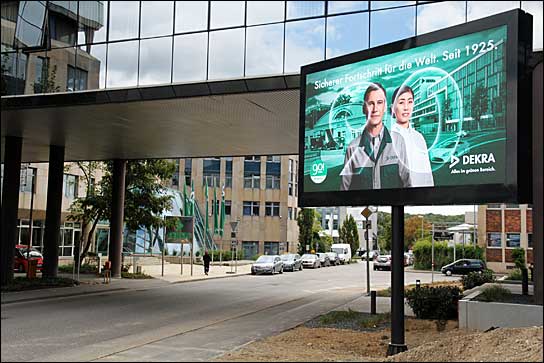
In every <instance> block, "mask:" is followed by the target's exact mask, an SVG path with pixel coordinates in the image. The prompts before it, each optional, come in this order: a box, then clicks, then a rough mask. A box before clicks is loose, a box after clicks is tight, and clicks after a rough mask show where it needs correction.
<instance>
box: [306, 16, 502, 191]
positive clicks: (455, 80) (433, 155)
mask: <svg viewBox="0 0 544 363" xmlns="http://www.w3.org/2000/svg"><path fill="white" fill-rule="evenodd" d="M506 31H507V29H506V26H501V27H498V28H494V29H489V30H486V31H482V32H478V33H474V34H469V35H465V36H462V37H458V38H453V39H449V40H444V41H440V42H437V43H433V44H429V45H425V46H421V47H417V48H413V49H409V50H405V51H401V52H397V53H394V54H390V55H386V56H382V57H377V58H373V59H369V60H363V61H360V62H357V63H352V64H349V65H345V66H341V67H337V68H333V69H329V70H325V71H320V72H315V73H311V74H308V75H307V77H306V100H305V140H304V144H305V145H304V147H305V150H304V191H305V192H316V191H338V190H340V182H341V177H340V175H339V174H340V172H341V170H342V168H343V163H344V155H345V151H346V147H347V146H348V145H349V143H350V142H351V141H352V140H353V139H355V138H357V137H358V136H359V135H360V134H361V133H362V131H363V129H364V125H365V123H366V117H365V116H364V114H363V113H362V104H363V101H362V97H363V95H364V92H365V90H366V88H367V87H368V85H369V84H370V83H371V82H379V83H381V84H382V85H383V86H384V88H385V89H386V93H387V103H388V105H387V108H388V112H387V114H386V116H385V117H384V124H385V125H386V126H387V128H388V129H389V130H391V122H392V119H391V114H390V105H391V103H392V100H391V98H392V94H393V91H394V90H395V89H396V88H397V87H399V86H401V85H403V84H406V85H409V86H410V87H412V89H413V90H414V112H413V114H412V119H411V122H412V126H413V127H414V128H415V129H416V130H417V131H419V132H420V133H421V134H422V135H423V136H424V138H425V141H426V144H427V148H428V151H429V152H428V154H429V158H430V160H431V167H432V170H433V177H434V184H435V186H453V185H475V184H501V183H504V180H505V176H506V170H505V148H506V129H505V116H506V69H505V43H506ZM467 47H468V48H467ZM444 52H447V54H448V55H450V56H451V58H448V59H447V60H444V59H443V56H444ZM467 53H468V54H467ZM425 61H426V62H425ZM418 62H420V63H418ZM408 63H410V64H411V68H408ZM316 82H318V83H317V85H318V87H316ZM316 88H317V89H316ZM393 122H394V120H393ZM490 153H493V155H494V158H495V163H480V164H476V165H463V162H462V158H463V155H477V154H490ZM451 155H455V156H457V157H459V158H460V159H461V162H460V163H459V164H457V165H455V166H454V167H453V168H452V169H450V167H449V166H450V159H451ZM316 160H321V161H323V162H324V163H325V166H326V169H327V178H326V180H325V181H324V182H323V183H320V184H315V183H314V182H312V181H311V179H310V170H311V167H312V164H313V163H314V161H316ZM490 167H493V168H494V169H495V170H494V171H491V172H481V173H479V172H478V173H470V172H469V173H468V174H466V173H464V174H463V173H459V174H452V173H451V171H452V170H453V169H457V170H459V171H462V170H465V172H466V171H469V169H480V168H490Z"/></svg>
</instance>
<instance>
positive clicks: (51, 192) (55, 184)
mask: <svg viewBox="0 0 544 363" xmlns="http://www.w3.org/2000/svg"><path fill="white" fill-rule="evenodd" d="M63 176H64V146H55V145H51V146H49V174H48V176H47V207H46V208H47V209H46V211H45V232H44V236H43V271H42V277H44V278H46V277H56V276H57V273H58V267H59V239H60V217H61V209H62V186H63V185H62V184H63Z"/></svg>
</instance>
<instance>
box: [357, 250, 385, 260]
mask: <svg viewBox="0 0 544 363" xmlns="http://www.w3.org/2000/svg"><path fill="white" fill-rule="evenodd" d="M368 255H369V256H368V258H369V260H370V261H372V260H375V259H376V258H377V257H378V256H379V255H380V252H378V251H376V250H370V251H369V252H368ZM359 256H361V260H365V261H366V250H361V251H359Z"/></svg>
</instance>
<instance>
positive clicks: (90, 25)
mask: <svg viewBox="0 0 544 363" xmlns="http://www.w3.org/2000/svg"><path fill="white" fill-rule="evenodd" d="M78 11H79V13H78V44H89V43H100V42H105V41H106V39H107V38H106V32H107V29H108V1H80V2H79V9H78Z"/></svg>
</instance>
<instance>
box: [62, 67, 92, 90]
mask: <svg viewBox="0 0 544 363" xmlns="http://www.w3.org/2000/svg"><path fill="white" fill-rule="evenodd" d="M87 77H88V73H87V71H85V70H83V69H80V68H76V67H72V66H68V77H67V79H66V90H67V91H83V90H86V89H87Z"/></svg>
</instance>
